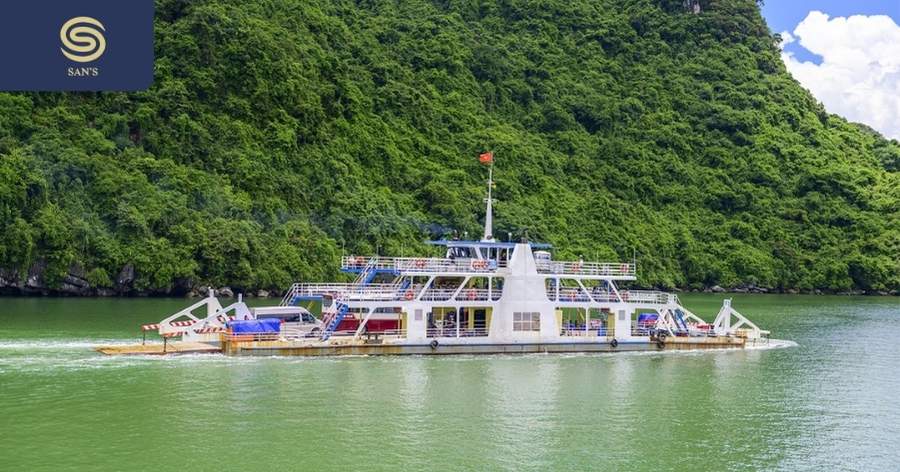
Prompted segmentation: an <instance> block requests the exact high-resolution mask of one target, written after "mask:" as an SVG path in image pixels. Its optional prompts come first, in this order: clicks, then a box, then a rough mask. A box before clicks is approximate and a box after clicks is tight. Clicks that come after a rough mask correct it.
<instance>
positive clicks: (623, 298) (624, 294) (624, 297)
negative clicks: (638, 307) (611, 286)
mask: <svg viewBox="0 0 900 472" xmlns="http://www.w3.org/2000/svg"><path fill="white" fill-rule="evenodd" d="M619 295H621V296H622V301H623V302H627V301H628V290H625V291H623V292H622V293H620V294H619Z"/></svg>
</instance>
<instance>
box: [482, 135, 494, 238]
mask: <svg viewBox="0 0 900 472" xmlns="http://www.w3.org/2000/svg"><path fill="white" fill-rule="evenodd" d="M489 164H490V166H489V167H488V183H487V184H488V196H487V211H486V212H485V215H484V238H483V239H484V241H493V240H494V209H493V201H492V199H491V196H492V192H491V187H493V186H494V153H493V152H491V161H490V163H489Z"/></svg>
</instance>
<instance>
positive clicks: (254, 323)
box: [228, 318, 281, 333]
mask: <svg viewBox="0 0 900 472" xmlns="http://www.w3.org/2000/svg"><path fill="white" fill-rule="evenodd" d="M228 327H229V328H231V332H232V333H278V332H280V331H281V320H280V319H278V318H267V319H262V320H234V321H229V322H228Z"/></svg>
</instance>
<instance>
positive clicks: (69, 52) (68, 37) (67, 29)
mask: <svg viewBox="0 0 900 472" xmlns="http://www.w3.org/2000/svg"><path fill="white" fill-rule="evenodd" d="M104 31H106V29H105V28H104V27H103V23H100V22H99V21H97V20H95V19H93V18H91V17H89V16H77V17H75V18H72V19H71V20H69V21H67V22H66V23H65V24H64V25H62V28H61V29H60V30H59V39H60V41H62V45H63V47H61V48H59V50H60V51H62V53H63V54H64V55H65V56H66V57H67V58H69V59H70V60H73V61H75V62H92V61H96V60H97V59H99V58H100V56H102V55H103V53H104V52H105V51H106V38H104V37H103V32H104Z"/></svg>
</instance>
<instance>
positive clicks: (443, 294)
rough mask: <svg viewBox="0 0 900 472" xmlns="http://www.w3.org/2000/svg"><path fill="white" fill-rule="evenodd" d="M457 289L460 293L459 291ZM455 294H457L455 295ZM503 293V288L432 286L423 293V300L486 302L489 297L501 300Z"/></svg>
mask: <svg viewBox="0 0 900 472" xmlns="http://www.w3.org/2000/svg"><path fill="white" fill-rule="evenodd" d="M457 291H458V292H459V293H457ZM454 294H455V295H456V296H455V297H454ZM502 295H503V291H502V289H494V290H491V291H488V289H486V288H464V289H462V290H459V289H458V288H449V289H448V288H430V289H428V290H425V292H423V293H422V298H421V300H422V301H428V302H444V301H449V300H455V301H463V302H465V301H469V302H486V301H488V299H489V298H490V299H493V300H494V301H496V300H499V299H500V297H501V296H502Z"/></svg>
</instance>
